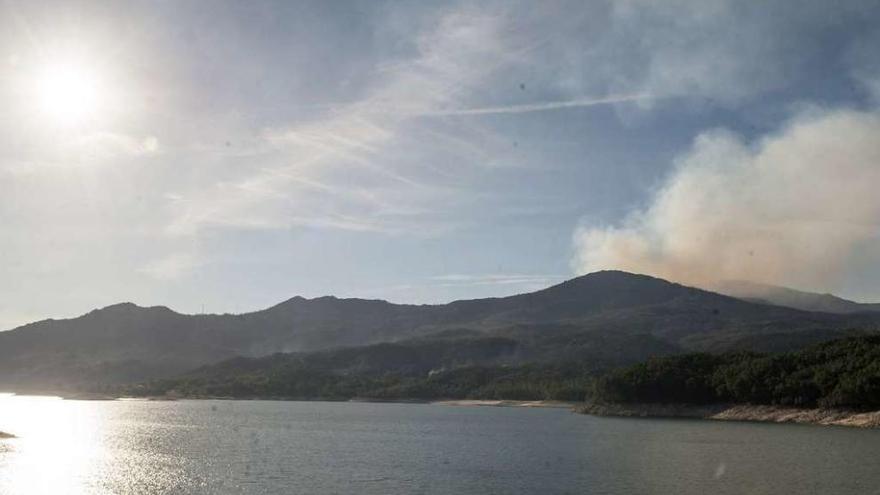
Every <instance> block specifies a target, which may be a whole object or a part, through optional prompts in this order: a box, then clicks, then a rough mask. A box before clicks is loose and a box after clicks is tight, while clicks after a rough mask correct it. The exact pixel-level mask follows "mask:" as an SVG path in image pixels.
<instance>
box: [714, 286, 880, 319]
mask: <svg viewBox="0 0 880 495" xmlns="http://www.w3.org/2000/svg"><path fill="white" fill-rule="evenodd" d="M715 290H717V291H718V292H720V293H722V294H726V295H728V296H731V297H736V298H738V299H745V300H749V301H753V302H761V303H764V304H773V305H776V306H785V307H788V308H795V309H800V310H804V311H819V312H823V313H837V314H852V313H865V312H880V303H859V302H855V301H850V300H849V299H844V298H842V297H838V296H835V295H834V294H818V293H815V292H805V291H800V290H795V289H790V288H788V287H780V286H777V285H767V284H759V283H756V282H746V281H742V280H739V281H727V282H722V283H720V284H718V286H717V287H715Z"/></svg>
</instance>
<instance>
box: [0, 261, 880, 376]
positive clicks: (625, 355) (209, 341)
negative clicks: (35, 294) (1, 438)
mask: <svg viewBox="0 0 880 495" xmlns="http://www.w3.org/2000/svg"><path fill="white" fill-rule="evenodd" d="M878 328H880V315H872V314H853V315H837V314H826V313H815V312H804V311H798V310H795V309H791V308H783V307H778V306H770V305H766V304H757V303H753V302H748V301H743V300H740V299H736V298H732V297H728V296H723V295H720V294H717V293H713V292H709V291H705V290H701V289H695V288H692V287H685V286H682V285H679V284H674V283H670V282H667V281H665V280H661V279H657V278H653V277H648V276H645V275H635V274H631V273H625V272H617V271H606V272H597V273H592V274H589V275H585V276H582V277H578V278H575V279H572V280H569V281H567V282H563V283H561V284H559V285H555V286H552V287H549V288H547V289H544V290H540V291H537V292H532V293H528V294H520V295H516V296H511V297H502V298H488V299H476V300H466V301H456V302H452V303H449V304H443V305H401V304H392V303H389V302H386V301H378V300H364V299H337V298H335V297H320V298H316V299H304V298H301V297H294V298H292V299H289V300H287V301H284V302H282V303H280V304H278V305H276V306H273V307H270V308H268V309H265V310H262V311H256V312H253V313H246V314H240V315H184V314H180V313H177V312H174V311H172V310H170V309H168V308H165V307H151V308H143V307H139V306H136V305H134V304H131V303H123V304H117V305H114V306H109V307H106V308H103V309H99V310H95V311H92V312H90V313H87V314H85V315H83V316H80V317H78V318H72V319H66V320H45V321H41V322H37V323H32V324H29V325H25V326H22V327H19V328H16V329H14V330H11V331H8V332H2V333H0V389H3V388H10V389H15V390H17V389H23V388H38V389H43V390H47V389H53V390H54V389H64V388H78V387H84V386H94V385H95V384H118V383H128V382H135V381H142V380H147V379H153V378H161V377H166V376H172V375H176V374H179V373H181V372H184V371H187V370H190V369H194V368H196V367H199V366H203V365H206V364H210V363H215V362H219V361H222V360H226V359H229V358H232V357H235V356H243V357H259V356H266V355H271V354H273V353H277V352H299V353H302V352H314V351H320V350H325V349H332V348H340V347H348V348H355V347H363V346H369V345H374V344H379V343H394V342H412V341H414V340H415V341H418V339H425V338H443V339H445V341H446V342H447V344H444V345H446V346H447V347H449V349H447V351H444V352H447V353H448V354H449V355H450V356H452V358H451V359H449V360H448V362H450V363H453V364H455V363H460V362H464V361H467V362H469V363H477V362H480V361H481V360H486V359H489V358H481V357H480V356H479V355H476V354H475V355H473V356H471V357H468V358H466V359H465V358H462V359H458V357H456V352H458V351H457V350H456V349H459V350H462V351H461V352H464V351H463V349H465V347H463V346H462V345H460V344H461V342H464V341H465V340H466V339H471V340H473V339H502V340H504V341H505V342H506V341H509V342H511V343H512V344H511V345H510V346H508V347H505V348H504V350H503V352H501V351H498V353H496V354H497V355H494V357H492V358H491V360H493V362H506V363H526V362H562V361H577V360H584V359H589V360H597V361H607V362H612V361H634V360H638V359H643V358H644V357H646V355H649V354H652V353H671V352H678V351H681V350H693V351H722V350H728V349H738V348H747V349H754V350H785V349H790V348H797V347H800V346H803V345H806V344H810V343H813V342H817V341H822V340H828V339H830V338H835V337H839V336H841V335H845V334H847V333H848V331H849V330H851V329H857V330H859V331H863V332H865V331H868V332H873V331H876V330H877V329H878ZM505 339H506V340H505ZM496 344H497V341H496ZM490 347H491V346H490ZM491 352H493V353H494V352H496V351H491ZM436 364H437V363H428V365H429V366H434V365H436ZM440 364H443V363H440Z"/></svg>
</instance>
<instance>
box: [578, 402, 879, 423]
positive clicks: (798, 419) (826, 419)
mask: <svg viewBox="0 0 880 495" xmlns="http://www.w3.org/2000/svg"><path fill="white" fill-rule="evenodd" d="M575 410H576V411H577V412H579V413H583V414H593V415H596V416H620V417H640V418H648V417H652V418H694V419H712V420H718V421H760V422H767V423H803V424H814V425H823V426H853V427H859V428H877V427H880V411H854V410H848V409H801V408H794V407H780V406H753V405H729V404H713V405H705V406H695V405H686V404H593V403H587V404H584V405H581V406H578V407H576V408H575Z"/></svg>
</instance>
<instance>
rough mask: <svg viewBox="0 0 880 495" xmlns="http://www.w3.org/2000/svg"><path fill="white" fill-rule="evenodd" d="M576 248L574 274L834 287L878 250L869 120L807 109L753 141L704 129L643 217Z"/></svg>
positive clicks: (636, 215) (873, 126)
mask: <svg viewBox="0 0 880 495" xmlns="http://www.w3.org/2000/svg"><path fill="white" fill-rule="evenodd" d="M575 243H576V257H575V260H574V264H575V268H576V269H577V270H578V271H580V272H591V271H595V270H599V269H611V268H613V269H622V270H627V271H633V272H640V273H648V274H652V275H656V276H659V277H663V278H667V279H671V280H676V281H680V282H684V283H688V284H693V285H701V286H712V285H713V284H714V283H715V282H718V281H722V280H734V279H736V280H753V281H757V282H765V283H773V284H781V285H791V286H799V287H809V288H817V287H829V286H833V285H834V284H837V283H839V282H840V281H841V280H840V278H841V277H843V276H844V274H845V273H851V272H852V271H853V270H854V269H856V268H857V267H854V266H852V265H853V264H854V263H858V262H859V259H860V258H859V257H858V256H857V254H858V253H860V252H862V253H863V252H865V250H866V249H869V248H870V246H871V245H872V244H874V245H877V246H880V116H878V114H877V113H871V112H859V111H852V110H839V111H834V112H824V113H820V114H817V113H816V112H813V113H812V114H810V115H802V116H800V117H799V118H797V119H795V120H794V121H792V122H791V123H789V124H788V125H787V126H786V127H785V128H784V129H782V130H781V132H779V133H777V134H775V135H772V136H769V137H766V138H764V139H762V140H760V141H758V142H756V143H753V144H749V143H746V142H744V140H743V139H742V138H740V137H738V136H736V135H734V134H733V133H731V132H728V131H724V130H715V131H711V132H707V133H704V134H702V135H700V136H699V137H698V138H697V139H696V141H695V143H694V145H693V148H692V149H691V150H690V151H689V152H687V153H686V154H685V155H684V156H682V157H681V158H680V159H679V160H678V162H677V167H676V170H675V172H674V173H673V174H672V176H671V177H670V178H669V180H668V181H667V182H666V183H665V184H664V185H663V186H662V187H661V188H660V189H659V190H658V191H657V192H656V194H655V196H654V197H653V199H652V201H651V203H650V204H649V205H648V206H647V207H646V208H645V209H643V210H640V211H636V212H633V213H632V214H631V215H630V216H629V217H628V218H627V219H626V220H625V221H623V222H622V223H621V224H619V225H616V226H606V227H600V228H582V229H579V230H578V231H577V232H576V234H575ZM875 247H876V246H875Z"/></svg>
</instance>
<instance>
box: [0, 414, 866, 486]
mask: <svg viewBox="0 0 880 495" xmlns="http://www.w3.org/2000/svg"><path fill="white" fill-rule="evenodd" d="M0 430H3V431H7V432H9V433H14V434H15V435H17V436H18V437H19V438H17V439H11V440H0V494H3V495H7V494H8V495H17V494H30V493H46V494H52V495H57V494H67V493H71V494H105V493H107V494H109V493H118V494H147V493H149V494H153V493H174V494H178V493H181V494H188V493H193V494H201V493H256V494H291V493H293V494H296V493H302V494H330V493H340V494H349V493H358V494H409V493H414V494H420V493H423V494H504V493H536V494H563V493H571V494H700V495H702V494H707V493H712V494H739V493H743V494H745V493H748V494H763V493H766V494H774V495H775V494H779V493H798V494H804V493H816V494H850V493H852V494H860V495H862V494H866V493H880V488H878V487H880V466H878V459H880V431H878V430H858V429H847V428H833V427H832V428H828V427H814V426H798V425H768V424H752V423H723V422H709V421H696V420H660V419H616V418H596V417H590V416H583V415H578V414H572V413H570V412H569V411H567V410H564V409H530V408H500V407H456V406H445V405H432V404H375V403H353V402H352V403H349V402H275V401H177V402H144V401H111V402H92V401H62V400H57V399H49V398H31V397H5V398H0Z"/></svg>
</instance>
